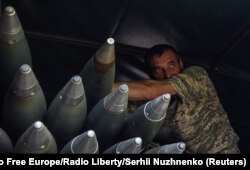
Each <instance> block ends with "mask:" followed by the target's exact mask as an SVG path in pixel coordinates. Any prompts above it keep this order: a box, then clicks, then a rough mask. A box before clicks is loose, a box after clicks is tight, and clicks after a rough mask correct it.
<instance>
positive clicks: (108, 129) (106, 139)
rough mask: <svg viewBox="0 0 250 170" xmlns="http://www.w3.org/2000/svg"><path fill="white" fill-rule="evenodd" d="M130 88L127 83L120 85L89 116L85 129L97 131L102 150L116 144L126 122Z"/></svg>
mask: <svg viewBox="0 0 250 170" xmlns="http://www.w3.org/2000/svg"><path fill="white" fill-rule="evenodd" d="M128 90H129V89H128V86H127V85H126V84H122V85H120V86H119V87H117V88H116V89H114V91H113V92H111V93H110V94H109V95H107V96H106V97H105V98H103V99H102V100H100V101H99V102H98V103H97V104H96V105H95V107H94V108H93V109H92V110H91V111H90V113H89V114H88V116H87V119H86V123H85V125H84V131H86V130H90V129H92V130H94V131H95V133H96V136H97V140H98V141H99V150H100V152H103V150H104V149H107V148H108V147H110V146H111V145H113V144H114V141H115V139H116V138H117V136H118V134H119V131H120V130H121V127H122V125H123V123H124V122H125V117H126V114H127V104H128Z"/></svg>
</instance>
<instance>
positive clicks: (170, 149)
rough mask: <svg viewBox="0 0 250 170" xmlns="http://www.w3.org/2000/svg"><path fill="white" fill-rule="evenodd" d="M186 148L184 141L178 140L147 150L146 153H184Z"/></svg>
mask: <svg viewBox="0 0 250 170" xmlns="http://www.w3.org/2000/svg"><path fill="white" fill-rule="evenodd" d="M185 149H186V144H185V143H184V142H177V143H172V144H167V145H163V146H158V147H155V148H152V149H150V150H148V151H146V152H145V154H183V152H184V151H185Z"/></svg>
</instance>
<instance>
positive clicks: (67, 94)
mask: <svg viewBox="0 0 250 170" xmlns="http://www.w3.org/2000/svg"><path fill="white" fill-rule="evenodd" d="M114 77H115V41H114V39H113V38H108V39H107V41H106V42H105V43H104V44H103V45H102V46H101V47H100V48H99V49H98V50H97V51H96V52H95V54H94V55H93V56H92V57H91V58H90V59H89V61H88V62H87V63H86V64H85V65H84V66H83V68H82V70H81V71H80V72H79V74H78V75H72V78H71V79H70V80H69V81H68V82H67V83H66V84H65V85H64V87H62V88H61V90H60V91H59V92H58V93H57V95H56V96H55V98H54V99H53V101H52V102H51V104H50V106H48V107H47V104H46V99H45V95H44V93H43V90H42V88H41V86H40V85H39V82H38V80H37V78H36V75H35V73H34V72H33V69H32V57H31V53H30V49H29V45H28V42H27V40H26V37H25V34H24V31H23V29H22V26H21V23H20V21H19V19H18V16H17V13H16V11H15V9H14V8H13V7H11V6H7V7H5V8H4V10H3V12H2V13H1V15H0V109H1V112H0V153H24V154H25V153H33V154H43V153H54V154H56V153H61V154H98V153H103V154H139V153H147V154H182V153H183V152H184V151H185V143H183V142H177V143H171V144H166V145H162V146H157V147H153V148H151V149H148V150H145V148H146V147H147V145H148V144H149V143H150V142H152V141H153V139H154V137H155V136H156V134H157V132H158V131H159V129H160V128H161V126H162V125H163V122H164V119H165V116H166V112H167V109H168V105H169V102H170V98H171V96H170V94H163V95H161V96H159V97H157V98H155V99H153V100H151V101H149V102H147V103H146V104H144V105H142V106H141V107H139V108H138V109H137V110H136V111H135V112H133V113H131V114H128V109H127V106H128V92H129V88H128V86H127V85H126V84H122V85H120V86H119V87H117V88H116V89H113V90H112V84H113V83H114Z"/></svg>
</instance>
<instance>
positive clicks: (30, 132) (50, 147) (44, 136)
mask: <svg viewBox="0 0 250 170" xmlns="http://www.w3.org/2000/svg"><path fill="white" fill-rule="evenodd" d="M15 151H16V152H17V153H56V152H57V150H56V143H55V140H54V137H53V136H52V135H51V133H50V131H49V130H48V129H47V127H46V126H45V125H44V124H43V123H42V122H41V121H36V122H34V123H33V124H32V125H31V126H30V127H29V128H28V129H27V130H26V131H25V132H24V133H23V134H22V135H21V137H20V138H19V139H18V141H17V144H16V147H15Z"/></svg>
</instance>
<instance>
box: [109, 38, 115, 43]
mask: <svg viewBox="0 0 250 170" xmlns="http://www.w3.org/2000/svg"><path fill="white" fill-rule="evenodd" d="M107 43H108V44H110V45H112V44H114V43H115V40H114V38H108V39H107Z"/></svg>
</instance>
